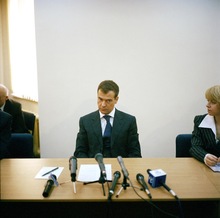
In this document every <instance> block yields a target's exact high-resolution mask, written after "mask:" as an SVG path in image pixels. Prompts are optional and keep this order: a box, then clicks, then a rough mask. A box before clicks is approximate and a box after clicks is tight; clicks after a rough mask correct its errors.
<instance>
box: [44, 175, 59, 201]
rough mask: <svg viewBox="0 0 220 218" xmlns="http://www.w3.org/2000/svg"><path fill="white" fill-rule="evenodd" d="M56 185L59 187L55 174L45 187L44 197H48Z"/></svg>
mask: <svg viewBox="0 0 220 218" xmlns="http://www.w3.org/2000/svg"><path fill="white" fill-rule="evenodd" d="M54 185H56V186H58V182H57V177H56V176H55V175H54V174H50V177H49V179H48V180H47V183H46V185H45V188H44V191H43V193H42V195H43V196H44V197H48V196H49V195H50V193H51V191H52V188H53V186H54Z"/></svg>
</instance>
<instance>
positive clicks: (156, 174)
mask: <svg viewBox="0 0 220 218" xmlns="http://www.w3.org/2000/svg"><path fill="white" fill-rule="evenodd" d="M147 173H148V174H149V179H148V183H149V184H150V185H151V186H152V187H153V188H156V187H160V186H163V187H164V188H165V189H166V190H167V191H168V192H170V194H171V195H173V196H174V197H175V198H176V199H177V198H178V197H177V195H176V193H175V192H174V191H173V190H172V189H171V188H170V187H169V186H168V185H166V183H165V181H166V173H165V172H164V171H163V170H161V169H157V170H150V169H148V170H147Z"/></svg>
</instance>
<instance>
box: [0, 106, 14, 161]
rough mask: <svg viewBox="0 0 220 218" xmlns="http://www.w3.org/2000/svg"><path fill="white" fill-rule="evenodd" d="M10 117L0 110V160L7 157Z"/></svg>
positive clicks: (9, 138)
mask: <svg viewBox="0 0 220 218" xmlns="http://www.w3.org/2000/svg"><path fill="white" fill-rule="evenodd" d="M11 124H12V116H11V115H10V114H8V113H6V112H4V111H1V110H0V159H2V158H6V157H9V151H8V146H9V143H10V140H11Z"/></svg>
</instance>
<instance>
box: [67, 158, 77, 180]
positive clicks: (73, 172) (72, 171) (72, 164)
mask: <svg viewBox="0 0 220 218" xmlns="http://www.w3.org/2000/svg"><path fill="white" fill-rule="evenodd" d="M76 169H77V159H76V157H74V156H71V157H70V159H69V170H70V176H71V181H72V182H75V181H76Z"/></svg>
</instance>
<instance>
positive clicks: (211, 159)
mask: <svg viewBox="0 0 220 218" xmlns="http://www.w3.org/2000/svg"><path fill="white" fill-rule="evenodd" d="M204 162H205V164H206V165H208V166H215V165H216V164H217V163H218V162H220V158H217V157H216V156H215V155H213V154H206V156H205V158H204Z"/></svg>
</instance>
